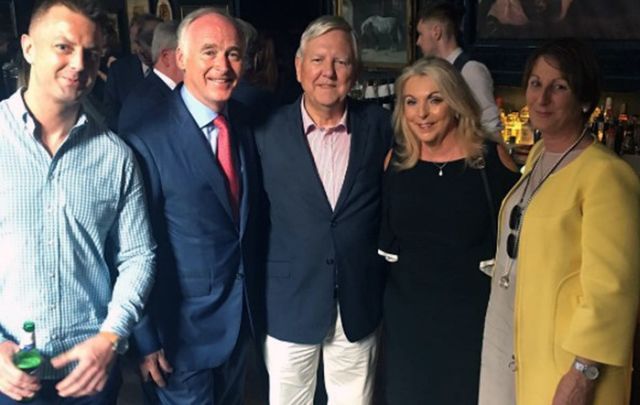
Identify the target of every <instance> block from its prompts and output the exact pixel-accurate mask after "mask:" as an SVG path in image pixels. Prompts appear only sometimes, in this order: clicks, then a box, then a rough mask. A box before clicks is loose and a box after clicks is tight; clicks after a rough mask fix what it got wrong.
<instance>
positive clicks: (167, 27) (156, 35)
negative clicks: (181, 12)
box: [151, 21, 178, 65]
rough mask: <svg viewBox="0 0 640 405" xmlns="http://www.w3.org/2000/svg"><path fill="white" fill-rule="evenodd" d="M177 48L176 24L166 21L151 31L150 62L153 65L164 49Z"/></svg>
mask: <svg viewBox="0 0 640 405" xmlns="http://www.w3.org/2000/svg"><path fill="white" fill-rule="evenodd" d="M177 46H178V23H177V22H176V21H167V22H163V23H160V24H158V26H157V27H156V29H155V30H153V40H152V41H151V60H152V61H153V64H154V65H155V64H156V62H157V61H158V59H160V54H161V53H162V51H164V50H165V49H176V47H177Z"/></svg>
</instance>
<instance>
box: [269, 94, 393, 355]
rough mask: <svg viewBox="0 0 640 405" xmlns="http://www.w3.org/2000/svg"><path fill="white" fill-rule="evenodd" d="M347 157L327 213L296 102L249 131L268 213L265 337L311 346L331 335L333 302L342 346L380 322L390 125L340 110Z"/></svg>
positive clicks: (366, 111)
mask: <svg viewBox="0 0 640 405" xmlns="http://www.w3.org/2000/svg"><path fill="white" fill-rule="evenodd" d="M347 125H348V130H349V132H350V133H351V150H350V154H349V163H348V167H347V173H346V175H345V179H344V185H343V186H342V190H341V192H340V195H339V198H338V202H337V204H336V208H335V211H334V210H332V209H331V205H330V204H329V201H328V200H327V197H326V194H325V191H324V187H323V185H322V181H321V180H320V177H319V175H318V172H317V169H316V165H315V162H314V159H313V156H312V154H311V151H310V149H309V146H308V143H307V139H306V137H305V134H304V133H303V127H302V114H301V111H300V99H298V101H296V102H294V103H293V104H291V105H288V106H285V107H282V108H281V109H279V110H278V111H277V112H275V113H274V114H273V116H272V117H271V118H270V119H269V120H268V121H267V123H266V125H265V126H264V127H262V128H260V129H259V130H257V132H256V143H257V146H258V152H259V154H260V159H261V163H262V172H263V182H264V188H265V191H266V193H267V199H268V204H269V212H270V215H269V219H270V230H269V245H268V259H267V268H266V272H267V275H266V280H265V282H266V301H267V306H266V312H267V317H266V320H267V324H266V328H267V333H268V334H269V335H270V336H273V337H275V338H277V339H280V340H285V341H289V342H295V343H303V344H318V343H320V342H321V341H322V339H323V338H324V337H325V336H326V334H327V333H328V331H329V328H330V327H331V326H333V324H334V323H333V321H334V319H335V310H336V298H337V301H338V303H339V304H340V314H341V316H342V323H343V327H344V330H345V333H346V335H347V338H348V339H349V340H350V341H356V340H359V339H362V338H364V337H366V336H368V335H369V334H370V333H372V332H373V331H374V330H375V329H376V327H377V326H378V324H379V323H380V318H381V312H382V293H383V289H384V283H385V279H386V265H385V262H384V260H383V259H382V258H381V257H380V256H378V254H377V239H378V232H379V227H380V213H381V198H380V194H381V187H382V174H383V165H384V159H385V156H386V154H387V152H388V151H389V149H390V147H391V137H392V131H391V119H390V116H389V113H388V111H386V110H384V109H382V108H381V107H379V106H377V105H372V104H364V103H361V102H356V101H353V100H349V101H348V118H347Z"/></svg>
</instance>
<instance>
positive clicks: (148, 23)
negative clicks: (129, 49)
mask: <svg viewBox="0 0 640 405" xmlns="http://www.w3.org/2000/svg"><path fill="white" fill-rule="evenodd" d="M161 22H162V20H161V19H159V18H158V17H156V16H153V15H151V14H143V15H140V16H137V17H136V18H135V21H134V22H133V23H132V27H131V30H130V32H131V35H132V37H133V38H132V39H133V43H134V44H135V45H136V48H135V49H134V51H135V52H134V53H133V54H132V55H128V56H124V57H121V58H118V60H116V61H115V62H113V64H111V67H110V68H109V72H108V73H107V82H106V83H105V85H104V100H103V107H104V114H105V118H106V120H107V125H108V126H109V129H111V130H112V131H116V130H117V129H118V116H119V115H120V109H121V108H122V103H123V102H124V100H125V98H126V97H127V95H128V94H129V92H130V91H131V89H133V88H134V87H135V86H136V85H137V84H138V83H140V82H141V81H142V79H144V78H145V77H146V76H147V75H148V74H149V73H150V71H151V68H152V66H153V62H152V59H151V41H152V39H153V30H154V29H155V28H156V26H157V25H158V24H160V23H161ZM136 25H137V26H139V29H138V30H137V31H136V30H135V29H134V28H135V26H136Z"/></svg>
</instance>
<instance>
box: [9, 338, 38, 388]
mask: <svg viewBox="0 0 640 405" xmlns="http://www.w3.org/2000/svg"><path fill="white" fill-rule="evenodd" d="M18 350H19V347H18V345H17V344H15V343H13V342H11V341H8V340H7V341H4V342H2V343H0V391H2V392H3V393H4V394H5V395H7V396H8V397H10V398H12V399H14V400H16V401H20V400H22V399H25V398H30V397H33V396H34V395H36V393H37V392H38V390H39V389H40V382H39V381H38V378H37V377H36V376H35V375H30V374H27V373H25V372H23V371H22V370H20V369H19V368H18V367H16V366H15V364H14V362H13V357H14V355H15V354H16V353H17V352H18Z"/></svg>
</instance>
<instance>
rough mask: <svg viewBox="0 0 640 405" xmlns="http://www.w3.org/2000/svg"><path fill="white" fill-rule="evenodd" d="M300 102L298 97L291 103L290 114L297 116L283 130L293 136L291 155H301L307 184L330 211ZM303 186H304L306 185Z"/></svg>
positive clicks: (302, 170)
mask: <svg viewBox="0 0 640 405" xmlns="http://www.w3.org/2000/svg"><path fill="white" fill-rule="evenodd" d="M300 103H301V98H298V102H296V103H294V104H292V105H291V108H293V111H292V112H291V114H290V116H291V117H295V119H293V120H291V121H289V128H288V129H287V130H286V131H283V132H284V134H286V135H287V136H289V137H290V138H291V139H290V140H291V146H292V148H293V150H292V152H291V153H290V154H289V156H299V158H300V161H301V166H300V170H301V172H302V176H301V177H302V178H303V179H309V180H310V181H309V182H308V183H306V184H308V185H309V187H310V188H311V189H313V192H314V193H316V194H317V201H324V202H325V204H324V205H325V207H326V209H327V210H328V212H331V211H332V209H331V204H330V203H329V199H328V198H327V193H326V192H325V190H324V185H323V184H322V179H321V178H320V174H319V173H318V167H317V166H316V161H315V159H314V158H313V153H311V148H310V147H309V142H308V140H307V135H306V134H305V133H304V125H303V123H302V112H301V110H300V108H301V104H300ZM284 134H283V135H284ZM302 186H303V187H304V186H305V185H302Z"/></svg>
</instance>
